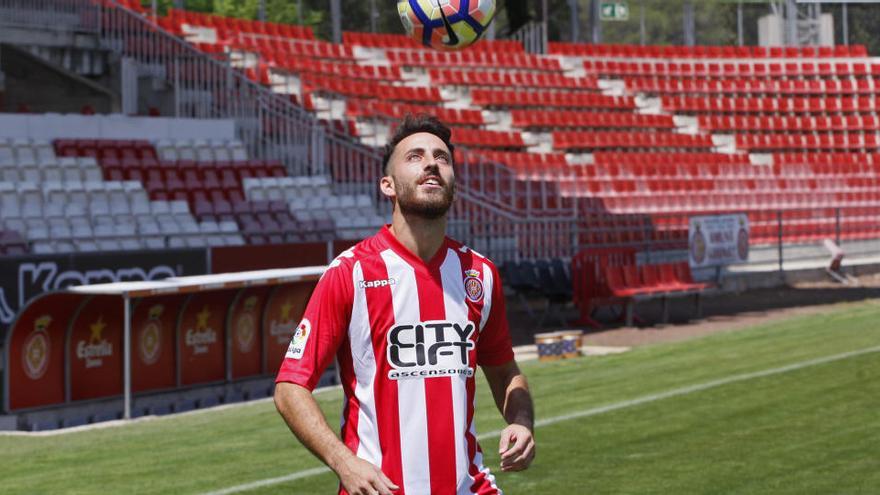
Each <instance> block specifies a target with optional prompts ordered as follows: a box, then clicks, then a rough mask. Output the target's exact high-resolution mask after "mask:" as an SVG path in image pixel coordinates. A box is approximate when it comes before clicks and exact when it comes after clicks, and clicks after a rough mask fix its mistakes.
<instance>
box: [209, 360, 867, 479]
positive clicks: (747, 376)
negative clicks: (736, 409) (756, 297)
mask: <svg viewBox="0 0 880 495" xmlns="http://www.w3.org/2000/svg"><path fill="white" fill-rule="evenodd" d="M875 352H880V346H877V347H869V348H867V349H861V350H858V351H851V352H844V353H842V354H835V355H833V356H825V357H821V358H816V359H810V360H808V361H801V362H798V363H793V364H789V365H786V366H780V367H778V368H770V369H767V370H763V371H755V372H752V373H742V374H739V375H733V376H729V377H727V378H721V379H718V380H712V381H708V382H703V383H698V384H696V385H689V386H687V387H681V388H675V389H672V390H667V391H666V392H660V393H658V394H650V395H645V396H642V397H639V398H636V399H632V400H626V401H623V402H616V403H614V404H608V405H606V406H599V407H594V408H591V409H585V410H583V411H577V412H573V413H569V414H563V415H561V416H554V417H552V418H547V419H541V420H538V421H536V422H535V427H541V426H549V425H552V424H556V423H561V422H563V421H570V420H572V419H578V418H585V417H587V416H596V415H599V414H604V413H607V412H611V411H617V410H619V409H626V408H628V407H633V406H638V405H641V404H647V403H650V402H656V401H658V400H663V399H668V398H670V397H678V396H681V395H688V394H693V393H695V392H702V391H704V390H709V389H712V388H716V387H721V386H724V385H729V384H731V383H736V382H742V381H746V380H754V379H756V378H763V377H765V376H771V375H778V374H780V373H787V372H789V371H796V370H800V369H803V368H809V367H811V366H817V365H820V364H825V363H831V362H834V361H841V360H843V359H849V358H851V357H856V356H862V355H864V354H871V353H875ZM500 435H501V431H500V430H496V431H490V432H487V433H483V434H482V435H479V436H477V439H478V440H486V439H489V438H497V437H499V436H500ZM329 472H330V469H329V468H327V467H316V468H312V469H306V470H304V471H298V472H296V473H292V474H288V475H285V476H278V477H276V478H266V479H263V480H257V481H253V482H251V483H245V484H243V485H235V486H231V487H229V488H224V489H222V490H217V491H214V492H208V493H206V494H205V495H228V494H231V493H239V492H244V491H249V490H255V489H257V488H262V487H265V486H270V485H277V484H279V483H286V482H288V481H293V480H298V479H302V478H308V477H311V476H317V475H320V474H324V473H329Z"/></svg>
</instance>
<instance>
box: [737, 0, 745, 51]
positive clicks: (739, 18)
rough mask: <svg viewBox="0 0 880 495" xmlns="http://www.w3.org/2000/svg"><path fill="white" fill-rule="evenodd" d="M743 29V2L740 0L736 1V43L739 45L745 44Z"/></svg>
mask: <svg viewBox="0 0 880 495" xmlns="http://www.w3.org/2000/svg"><path fill="white" fill-rule="evenodd" d="M743 31H744V30H743V3H742V0H739V1H737V2H736V44H737V45H738V46H743V45H744V44H745V41H743V38H744V35H743Z"/></svg>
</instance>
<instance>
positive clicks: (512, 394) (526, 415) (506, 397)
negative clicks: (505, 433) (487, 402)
mask: <svg viewBox="0 0 880 495" xmlns="http://www.w3.org/2000/svg"><path fill="white" fill-rule="evenodd" d="M483 372H484V373H485V374H486V380H487V381H488V382H489V388H490V389H491V390H492V397H493V398H494V399H495V404H496V405H497V406H498V410H499V411H500V412H501V415H502V416H503V417H504V420H505V421H507V424H519V425H523V426H525V427H526V428H528V429H530V430H531V429H532V427H533V426H534V418H535V412H534V408H533V407H532V396H531V394H530V393H529V383H528V381H526V377H525V375H523V374H522V372H521V371H520V369H519V366H517V364H516V362H515V361H511V362H510V363H507V364H504V365H501V366H484V367H483Z"/></svg>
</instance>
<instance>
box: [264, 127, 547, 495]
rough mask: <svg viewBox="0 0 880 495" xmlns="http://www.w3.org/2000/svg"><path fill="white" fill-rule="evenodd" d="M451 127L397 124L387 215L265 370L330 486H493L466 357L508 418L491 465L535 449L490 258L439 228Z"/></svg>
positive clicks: (447, 493) (356, 493) (511, 465)
mask: <svg viewBox="0 0 880 495" xmlns="http://www.w3.org/2000/svg"><path fill="white" fill-rule="evenodd" d="M450 134H451V133H450V130H449V128H447V127H446V126H445V125H443V124H442V123H441V122H440V121H438V120H437V119H435V118H433V117H430V116H426V115H419V116H416V117H413V116H407V117H406V118H405V119H404V120H403V122H402V123H401V125H400V126H399V127H398V128H397V130H396V131H395V133H394V135H393V136H392V138H391V140H390V142H389V144H388V145H387V146H386V149H385V162H384V163H385V169H384V176H383V177H382V178H381V180H380V181H379V187H380V189H381V192H382V194H384V195H385V196H386V197H388V198H389V199H390V200H391V201H392V203H393V208H394V209H393V214H392V221H391V224H390V225H386V226H384V227H383V228H382V229H381V230H380V231H379V232H378V233H377V234H376V235H374V236H373V237H370V238H368V239H366V240H364V241H362V242H360V243H359V244H357V245H356V246H354V247H353V248H351V249H349V250H348V251H346V252H344V253H342V254H341V255H340V256H339V257H337V258H336V259H335V260H334V261H333V262H332V263H331V264H330V266H329V268H328V269H327V271H326V272H325V273H324V275H323V276H322V278H321V280H320V281H319V282H318V284H317V286H316V288H315V291H314V293H313V294H312V297H311V299H310V301H309V303H308V305H307V307H306V310H305V314H304V315H303V319H302V321H301V322H300V324H299V326H298V328H297V329H296V332H295V334H294V336H293V339H292V340H291V343H290V347H289V349H288V351H287V354H286V357H285V359H284V361H283V363H282V365H281V369H280V371H279V372H278V376H277V379H276V383H277V385H276V389H275V404H276V406H277V408H278V411H279V412H280V413H281V415H282V416H283V418H284V420H285V422H286V423H287V425H288V426H289V427H290V429H291V431H292V432H293V433H294V435H296V437H297V438H298V439H299V441H300V442H302V443H303V445H305V446H306V447H307V448H308V449H309V450H310V451H312V453H314V454H315V455H316V456H317V457H318V458H319V459H320V460H322V461H323V462H324V463H326V464H327V466H329V467H330V468H331V469H332V470H333V471H335V473H336V474H337V476H338V477H339V482H340V487H339V493H340V494H350V495H368V494H369V495H374V494H377V493H378V494H382V495H391V494H400V493H405V494H406V495H420V494H432V495H458V494H464V493H480V494H495V493H501V491H500V490H499V489H498V487H497V486H496V484H495V478H494V476H493V475H492V474H491V473H490V471H489V469H488V468H487V467H486V466H484V465H483V456H482V451H481V449H480V446H479V444H478V443H477V432H476V430H475V427H474V406H475V402H474V399H475V388H476V387H475V378H474V373H475V371H476V367H477V366H478V365H479V366H480V367H481V369H482V370H483V373H484V374H485V375H486V379H487V380H488V382H489V386H490V388H491V390H492V394H493V396H494V398H495V403H496V405H497V406H498V409H499V410H500V411H501V414H502V415H503V417H504V419H505V420H506V422H507V423H508V426H507V427H506V428H504V430H503V431H502V433H501V438H500V442H499V452H500V456H501V466H500V467H501V469H502V470H503V471H520V470H523V469H526V468H527V467H528V466H529V464H530V463H531V462H532V459H533V458H534V456H535V439H534V436H533V427H534V413H533V407H532V400H531V395H530V393H529V388H528V384H527V383H526V378H525V376H524V375H523V373H522V372H521V371H520V369H519V367H518V366H517V364H516V361H515V360H514V356H513V350H512V347H511V340H510V335H509V332H508V325H507V316H506V314H505V303H504V295H503V291H502V286H501V280H500V278H499V276H498V270H497V269H496V267H495V265H494V264H492V262H491V261H489V260H488V259H487V258H486V257H485V256H482V255H481V254H479V253H476V252H474V251H473V250H472V249H469V248H468V247H467V246H464V245H462V244H461V243H459V242H456V241H454V240H452V239H450V238H449V237H446V223H447V211H448V210H449V207H450V205H451V204H452V201H453V198H454V193H455V173H454V167H453V150H454V148H453V145H452V143H451V142H450ZM334 357H335V358H336V361H337V363H338V367H339V376H340V377H341V380H342V388H343V391H344V392H345V406H344V410H343V416H342V432H341V439H340V438H339V437H337V436H336V435H335V434H334V433H333V432H332V431H331V429H330V427H329V426H328V424H327V421H326V419H325V418H324V416H323V415H322V413H321V411H320V409H319V408H318V406H317V403H316V402H315V400H314V399H313V398H312V395H311V391H312V390H313V389H314V387H315V386H316V384H317V382H318V380H319V378H320V377H321V375H322V373H323V372H324V370H325V368H326V367H327V366H328V364H329V363H330V361H331V360H332V359H333V358H334Z"/></svg>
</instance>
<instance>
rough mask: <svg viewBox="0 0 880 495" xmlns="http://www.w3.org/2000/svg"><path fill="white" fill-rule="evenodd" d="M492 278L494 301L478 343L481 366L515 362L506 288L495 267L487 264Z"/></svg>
mask: <svg viewBox="0 0 880 495" xmlns="http://www.w3.org/2000/svg"><path fill="white" fill-rule="evenodd" d="M485 266H487V267H489V269H490V270H489V272H488V273H491V276H492V299H491V306H490V307H489V317H488V318H487V319H486V324H485V325H484V326H483V330H482V331H481V332H480V339H479V340H478V341H477V364H478V365H480V366H500V365H502V364H506V363H508V362H510V361H511V360H513V344H512V343H511V340H510V328H509V327H508V324H507V304H506V303H505V301H504V288H503V286H502V284H501V276H500V275H498V270H497V269H496V268H495V265H493V264H491V263H486V265H485Z"/></svg>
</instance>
